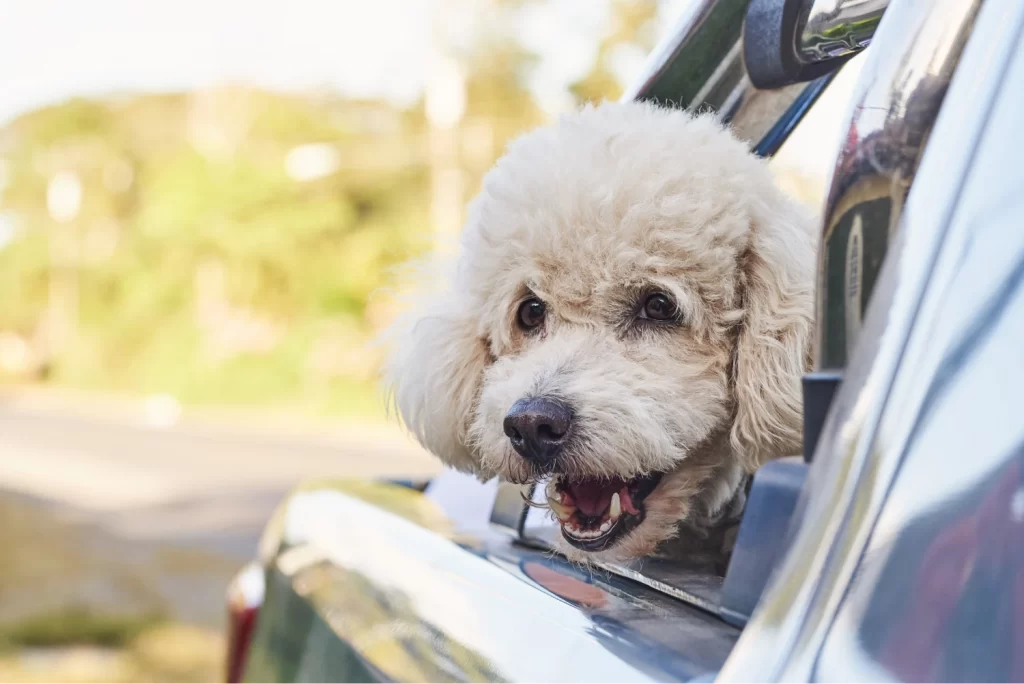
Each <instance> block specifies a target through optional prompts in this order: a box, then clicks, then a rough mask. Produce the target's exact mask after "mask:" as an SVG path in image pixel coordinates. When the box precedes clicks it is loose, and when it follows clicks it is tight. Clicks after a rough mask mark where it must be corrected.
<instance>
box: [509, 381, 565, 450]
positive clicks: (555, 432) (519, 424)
mask: <svg viewBox="0 0 1024 684" xmlns="http://www.w3.org/2000/svg"><path fill="white" fill-rule="evenodd" d="M570 427H572V412H571V411H570V410H569V408H568V407H567V406H566V405H565V404H562V403H561V402H558V401H555V400H553V399H545V398H543V397H538V398H534V399H520V400H519V401H517V402H516V403H515V404H513V405H512V409H511V410H510V411H509V412H508V415H507V416H505V434H506V435H508V438H509V441H511V442H512V446H513V448H515V450H516V451H518V452H519V454H520V455H521V456H522V457H523V458H525V459H527V460H528V461H533V462H535V463H537V464H538V465H544V464H547V463H550V462H551V461H553V460H554V459H555V457H556V456H558V453H559V452H560V451H561V450H562V447H563V446H564V445H565V442H566V440H567V439H568V437H569V428H570Z"/></svg>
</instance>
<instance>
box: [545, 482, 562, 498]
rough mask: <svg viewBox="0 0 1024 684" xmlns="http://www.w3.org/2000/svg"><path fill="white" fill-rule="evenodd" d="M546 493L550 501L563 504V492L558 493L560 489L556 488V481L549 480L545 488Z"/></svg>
mask: <svg viewBox="0 0 1024 684" xmlns="http://www.w3.org/2000/svg"><path fill="white" fill-rule="evenodd" d="M544 493H545V494H547V495H548V500H549V501H557V502H558V503H562V492H560V491H558V487H556V486H555V481H554V480H548V483H547V485H546V486H545V487H544Z"/></svg>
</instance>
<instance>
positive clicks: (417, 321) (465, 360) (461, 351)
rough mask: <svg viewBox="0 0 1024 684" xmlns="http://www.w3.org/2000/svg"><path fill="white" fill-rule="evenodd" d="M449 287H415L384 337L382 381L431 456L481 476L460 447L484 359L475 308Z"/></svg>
mask: <svg viewBox="0 0 1024 684" xmlns="http://www.w3.org/2000/svg"><path fill="white" fill-rule="evenodd" d="M467 299H468V297H467V296H465V295H462V294H460V293H459V292H458V291H456V289H455V288H452V289H449V290H447V291H441V292H436V291H429V290H425V289H421V290H420V292H419V293H418V294H417V295H416V296H415V298H414V300H413V301H412V302H411V305H410V306H408V307H407V309H406V311H405V313H403V314H401V315H399V317H398V319H397V320H396V322H395V324H394V325H393V326H392V327H391V329H390V330H389V331H388V333H387V334H386V339H387V342H388V343H389V344H388V346H389V350H388V356H387V359H386V362H385V368H384V381H385V384H386V386H387V388H388V389H389V391H390V395H391V400H392V405H393V407H394V408H396V409H397V411H398V413H399V414H400V415H401V418H402V421H403V422H404V423H405V425H406V427H408V428H409V430H411V431H412V433H413V434H414V435H415V436H416V438H417V439H418V440H419V442H420V443H421V444H422V445H423V446H424V447H426V448H427V449H428V450H430V451H431V452H432V453H433V454H434V455H435V456H437V457H438V458H440V459H441V460H442V461H444V462H445V463H446V464H447V465H449V466H452V467H453V468H456V469H458V470H462V471H464V472H472V473H476V474H477V475H479V476H480V477H486V476H487V475H488V473H483V472H481V470H480V466H479V462H478V460H477V459H476V458H475V457H474V455H473V453H472V451H471V450H470V448H469V447H468V446H467V443H466V433H467V429H468V426H469V422H470V420H471V419H472V412H473V406H474V403H475V402H476V397H477V394H478V392H479V389H480V382H481V379H482V377H483V373H484V370H485V368H486V367H487V365H488V363H489V359H490V350H489V348H488V344H487V340H486V337H485V335H484V334H483V333H482V331H481V330H480V321H479V317H478V316H477V315H475V312H476V311H478V310H479V307H478V306H474V305H472V304H471V303H470V302H468V301H466V300H467Z"/></svg>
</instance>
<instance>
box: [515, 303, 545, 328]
mask: <svg viewBox="0 0 1024 684" xmlns="http://www.w3.org/2000/svg"><path fill="white" fill-rule="evenodd" d="M516 318H517V320H518V322H519V327H520V328H522V329H523V330H533V329H534V328H536V327H537V326H539V325H540V324H541V323H543V322H544V302H542V301H540V300H539V299H537V298H536V297H530V298H529V299H527V300H526V301H524V302H523V303H522V304H520V305H519V312H518V314H517V316H516Z"/></svg>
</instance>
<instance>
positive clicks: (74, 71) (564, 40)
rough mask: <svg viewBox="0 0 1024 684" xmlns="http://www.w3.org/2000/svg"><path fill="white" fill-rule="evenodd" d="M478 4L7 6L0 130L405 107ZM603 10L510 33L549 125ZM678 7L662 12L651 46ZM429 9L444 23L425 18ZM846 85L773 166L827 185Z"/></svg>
mask: <svg viewBox="0 0 1024 684" xmlns="http://www.w3.org/2000/svg"><path fill="white" fill-rule="evenodd" d="M483 1H484V0H372V1H366V0H288V1H287V2H285V0H177V1H176V2H173V3H171V2H169V1H168V0H164V1H162V2H157V1H156V0H149V1H146V2H139V0H89V1H88V2H85V1H83V0H24V1H15V0H8V2H6V3H5V6H4V15H5V16H4V18H3V21H2V22H0V83H3V93H2V95H0V126H2V125H4V124H5V123H7V122H8V121H10V120H11V119H13V118H14V117H16V116H18V115H20V114H22V113H24V112H26V111H30V110H32V109H35V108H38V107H41V106H45V105H48V104H53V103H57V102H61V101H63V100H66V99H68V98H70V97H73V96H103V95H118V94H128V93H139V92H165V91H178V90H187V89H194V88H201V87H206V86H213V85H217V84H224V83H232V84H246V85H254V86H259V87H264V88H268V89H273V90H283V91H306V90H322V89H328V90H333V91H337V92H339V93H341V94H344V95H348V96H351V97H383V98H386V99H389V100H391V101H393V102H394V103H396V104H398V105H403V104H410V103H412V102H413V101H415V100H416V99H417V98H418V97H419V96H420V95H421V93H422V91H423V86H424V83H425V82H426V80H427V78H428V69H429V68H430V65H431V64H433V63H434V62H432V60H431V59H430V55H431V54H432V50H433V45H434V44H433V39H432V32H433V29H432V27H433V26H436V24H433V23H432V22H433V21H434V20H435V19H436V18H437V17H438V16H440V17H441V21H442V26H443V28H444V29H445V30H446V31H448V32H449V33H453V34H455V35H457V34H458V33H459V31H460V30H461V31H465V30H472V29H471V26H468V25H467V24H466V21H465V19H466V17H468V16H470V15H471V13H469V12H465V11H462V12H460V11H458V8H459V7H460V6H461V7H467V6H470V5H476V6H477V7H479V5H480V3H482V2H483ZM608 1H609V0H547V1H545V2H536V3H533V4H530V5H528V6H527V9H526V10H525V11H523V12H522V13H521V14H520V16H519V18H518V20H517V21H518V23H517V24H516V25H515V26H513V27H512V28H513V31H514V32H515V34H516V35H517V37H518V38H519V40H520V42H521V43H522V44H523V45H524V47H526V48H527V49H530V50H532V51H534V52H535V53H537V54H538V55H539V57H540V60H539V66H538V68H537V69H535V70H534V71H533V73H532V74H531V75H530V78H529V86H530V87H531V89H532V91H533V93H534V95H535V97H536V99H537V101H538V103H539V104H540V105H541V106H542V107H543V108H544V109H546V110H547V111H548V113H549V114H556V113H558V112H561V111H565V110H566V109H567V108H568V107H570V106H571V105H572V100H571V98H570V97H569V95H568V93H567V92H566V87H567V86H568V85H569V84H570V83H572V82H573V81H574V80H576V79H578V78H580V77H582V76H583V75H585V74H586V73H587V71H588V70H589V69H590V67H591V65H592V63H593V60H594V56H595V54H596V49H597V41H598V40H599V39H600V37H601V35H602V34H603V33H604V32H605V30H606V29H607V27H608V21H609V18H610V12H609V11H608ZM689 1H690V0H662V2H661V3H660V5H659V22H658V23H659V29H660V33H661V35H664V34H665V33H667V32H668V31H669V30H670V29H671V27H672V24H673V22H674V20H675V19H676V18H677V17H678V16H679V14H680V13H681V12H682V11H683V9H684V7H685V6H686V4H687V3H688V2H689ZM439 3H443V4H442V5H441V7H443V8H447V10H446V11H443V12H438V11H437V10H438V8H439ZM645 59H646V55H643V54H641V53H640V51H638V50H635V51H633V52H628V53H625V54H621V55H616V56H615V59H613V68H615V70H616V71H617V72H618V75H619V77H620V78H621V79H622V80H623V82H624V83H628V82H629V81H630V80H631V78H633V77H635V76H636V75H637V74H638V73H639V72H640V70H641V68H642V65H643V62H644V60H645ZM855 61H856V60H855ZM852 66H853V65H852V64H851V67H852ZM845 71H846V72H853V71H855V69H849V68H848V69H846V70H845ZM854 75H855V74H852V73H851V74H848V75H847V74H842V75H841V76H840V80H845V81H846V85H845V86H844V87H843V88H836V87H833V88H831V89H830V91H832V92H830V93H827V94H826V96H825V97H824V98H823V100H824V102H822V103H819V106H818V107H816V109H817V110H819V111H817V112H812V116H810V117H809V120H808V121H807V122H805V125H804V126H803V128H804V129H805V130H804V132H803V137H807V138H808V140H807V144H797V143H798V141H797V140H793V141H792V144H789V145H787V149H784V150H783V151H782V153H781V154H780V155H779V158H778V159H777V160H776V166H788V167H791V168H797V169H800V170H801V171H803V172H804V173H810V174H812V175H816V176H818V177H821V175H822V174H823V173H827V170H828V167H829V166H830V164H831V158H830V156H829V155H823V154H821V150H822V147H821V141H822V140H823V139H830V138H833V137H837V135H838V127H839V125H841V122H842V119H843V115H842V111H843V109H844V108H845V107H846V103H847V100H848V97H849V93H850V89H851V88H852V85H853V80H854V78H852V77H853V76H854ZM839 91H842V92H841V93H840V92H839ZM830 100H831V102H829V101H830ZM832 129H835V131H833V130H832ZM800 137H802V136H800V135H798V136H796V138H800ZM812 139H813V140H812Z"/></svg>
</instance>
